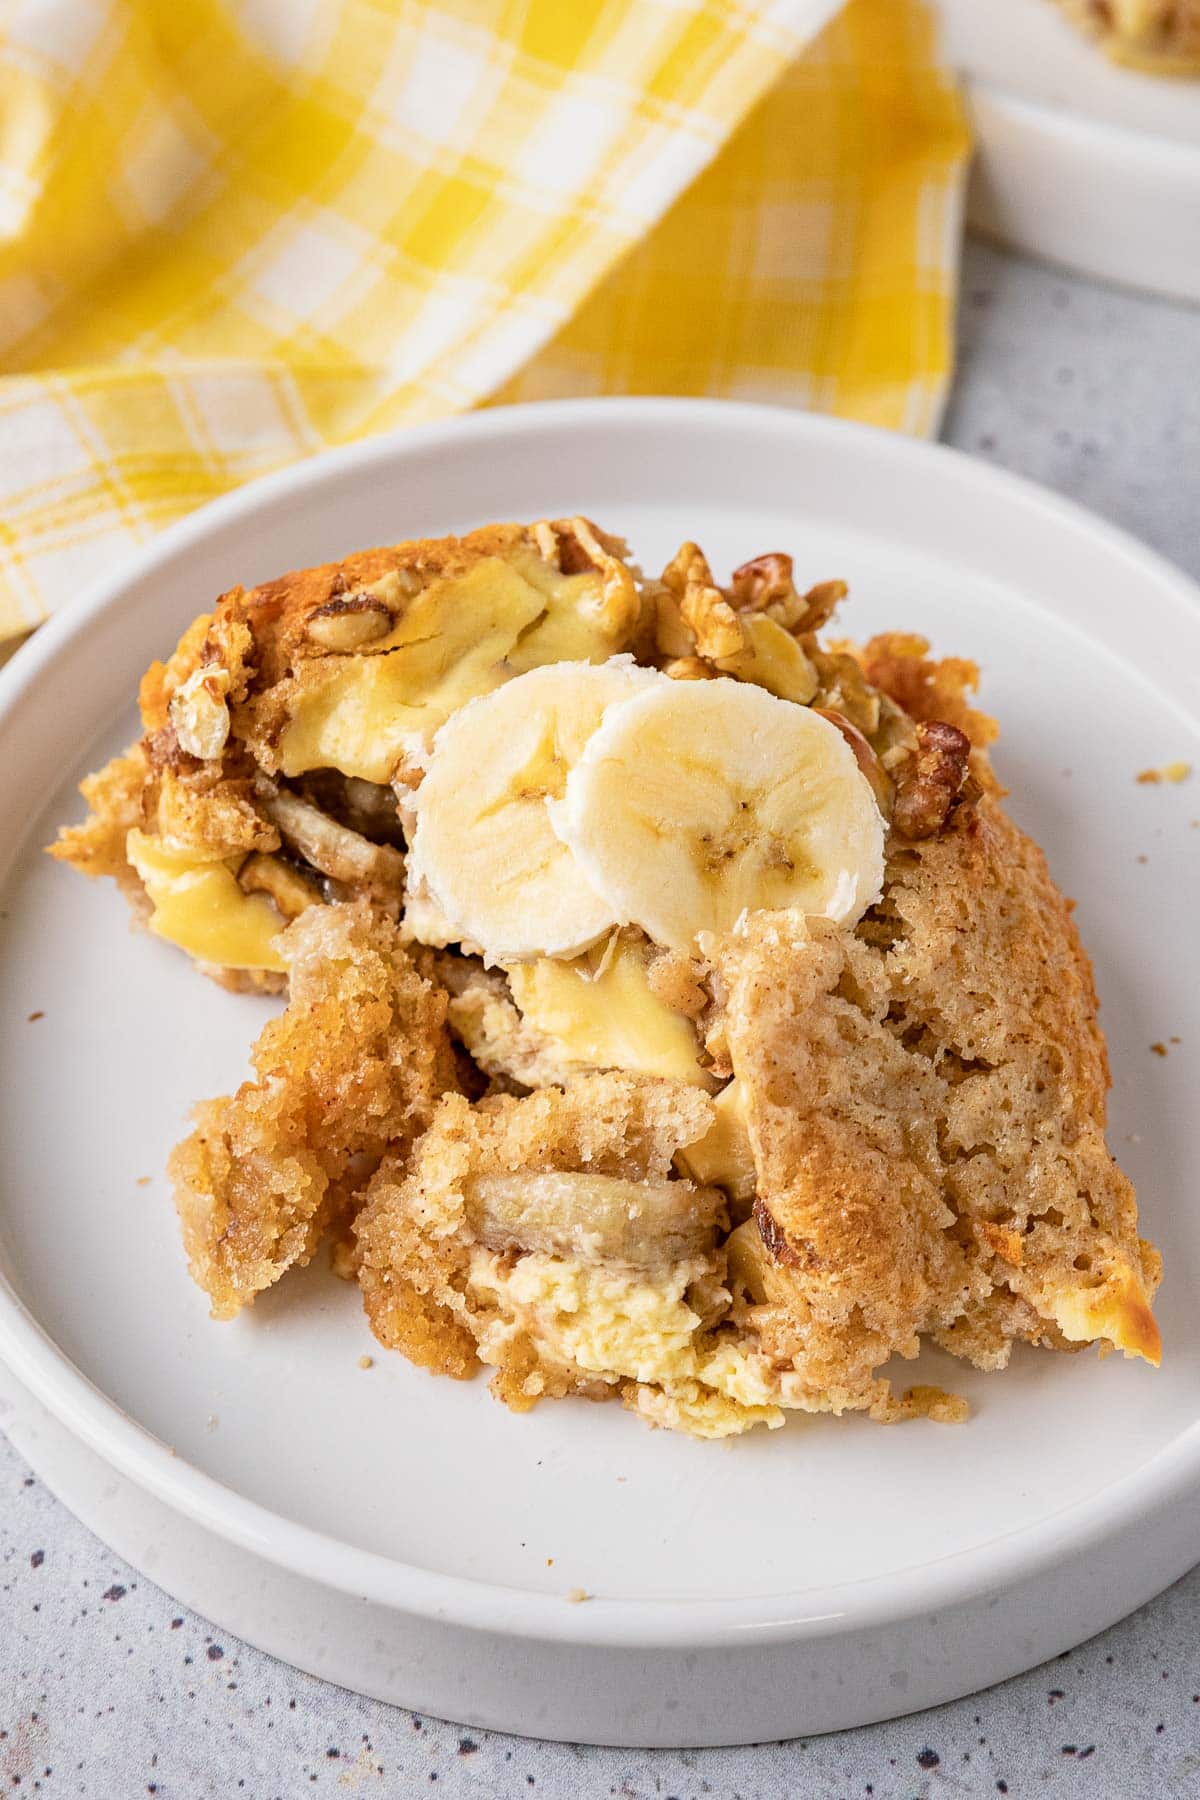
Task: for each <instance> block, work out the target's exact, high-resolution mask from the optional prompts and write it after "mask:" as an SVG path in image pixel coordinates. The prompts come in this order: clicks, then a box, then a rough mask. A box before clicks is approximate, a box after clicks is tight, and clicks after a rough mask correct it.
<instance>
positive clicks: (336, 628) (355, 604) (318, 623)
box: [305, 588, 393, 655]
mask: <svg viewBox="0 0 1200 1800" xmlns="http://www.w3.org/2000/svg"><path fill="white" fill-rule="evenodd" d="M392 624H393V619H392V614H391V611H390V609H389V608H388V607H387V606H386V605H385V603H384V602H383V600H382V599H380V597H379V595H378V594H376V593H374V592H372V590H371V589H370V588H359V590H358V591H357V593H353V594H340V595H338V597H337V598H336V599H333V600H327V601H326V602H325V604H324V606H315V607H314V608H313V610H312V611H311V612H310V613H309V615H308V620H307V623H306V626H305V630H306V632H307V635H308V636H309V638H311V640H312V642H313V643H314V644H318V645H319V646H320V647H321V649H322V650H329V651H332V652H333V653H334V654H343V655H344V654H346V653H348V652H350V651H352V650H361V649H362V647H363V645H364V644H369V643H372V642H373V641H374V640H375V639H376V638H381V637H386V636H387V634H388V632H389V631H390V630H391V629H392Z"/></svg>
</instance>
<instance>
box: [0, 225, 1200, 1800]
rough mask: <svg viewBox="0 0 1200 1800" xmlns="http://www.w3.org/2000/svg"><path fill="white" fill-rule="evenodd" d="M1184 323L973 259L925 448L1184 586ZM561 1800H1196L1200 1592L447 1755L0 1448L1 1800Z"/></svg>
mask: <svg viewBox="0 0 1200 1800" xmlns="http://www.w3.org/2000/svg"><path fill="white" fill-rule="evenodd" d="M1198 360H1200V314H1198V313H1195V312H1191V311H1188V310H1185V309H1183V308H1180V307H1173V306H1168V305H1165V304H1160V303H1157V302H1153V301H1149V300H1143V299H1139V298H1135V297H1133V296H1130V295H1123V294H1117V293H1113V292H1110V291H1107V290H1104V289H1101V288H1099V287H1094V286H1090V285H1088V284H1085V283H1083V282H1079V281H1076V280H1073V279H1071V278H1069V277H1066V276H1062V275H1058V274H1055V273H1052V272H1050V271H1047V270H1044V269H1040V268H1036V267H1034V266H1033V265H1031V264H1028V263H1025V262H1022V261H1019V260H1018V259H1016V258H1013V257H1010V256H1006V255H1002V254H1000V253H998V252H996V251H993V250H990V249H987V248H985V247H982V246H979V245H972V246H970V247H969V248H968V252H967V258H966V266H965V271H964V284H963V334H962V357H961V367H960V374H959V379H958V383H957V386H956V390H955V395H954V399H953V403H952V405H951V408H950V412H949V414H948V417H947V422H946V432H945V435H946V437H947V439H948V440H949V441H950V442H951V443H954V444H957V445H959V446H961V447H962V448H963V449H965V450H968V451H970V452H972V453H973V454H976V455H979V456H982V457H984V458H986V459H987V460H990V461H994V462H997V463H1001V464H1004V465H1005V466H1007V467H1009V468H1012V469H1016V470H1019V471H1021V472H1022V473H1024V474H1027V475H1031V476H1033V477H1035V478H1036V479H1038V480H1040V481H1044V482H1046V483H1048V484H1049V485H1050V486H1052V487H1055V488H1058V489H1060V490H1061V491H1063V492H1064V493H1068V494H1071V495H1074V496H1075V497H1077V498H1078V499H1080V500H1082V501H1083V502H1084V503H1085V504H1087V505H1089V506H1092V507H1094V508H1095V509H1096V510H1097V511H1099V512H1101V513H1104V514H1105V515H1106V516H1107V517H1108V518H1110V519H1113V520H1115V521H1116V522H1118V523H1120V524H1122V525H1125V526H1127V527H1128V528H1129V529H1131V530H1133V531H1135V532H1137V533H1138V534H1139V535H1140V536H1141V537H1143V538H1145V539H1146V540H1147V541H1148V542H1149V543H1151V544H1153V545H1155V546H1156V547H1157V548H1158V549H1160V550H1161V551H1163V552H1164V553H1165V554H1166V555H1168V556H1170V557H1172V558H1173V559H1174V560H1175V561H1176V562H1178V563H1180V564H1182V565H1183V566H1184V567H1185V568H1187V569H1189V570H1190V571H1191V572H1192V573H1193V574H1196V575H1200V532H1198V531H1197V528H1196V516H1197V510H1198V502H1200V388H1198V387H1197V383H1196V379H1195V373H1196V367H1197V362H1198ZM429 1791H432V1792H434V1793H438V1794H444V1795H447V1796H456V1795H475V1796H497V1797H501V1796H509V1795H521V1794H525V1795H537V1794H539V1793H540V1794H548V1795H552V1796H555V1797H556V1800H574V1797H575V1796H584V1795H588V1796H590V1795H597V1796H603V1795H613V1796H619V1797H621V1800H651V1797H652V1796H653V1797H654V1800H669V1797H670V1796H675V1797H676V1800H693V1797H694V1796H699V1795H714V1796H727V1797H728V1800H775V1797H779V1800H783V1797H784V1796H787V1797H788V1800H825V1797H826V1796H828V1797H830V1800H834V1797H837V1800H841V1797H842V1796H846V1797H847V1800H849V1797H850V1796H858V1795H862V1796H875V1797H877V1800H925V1797H926V1796H928V1797H929V1800H936V1797H937V1796H942V1795H945V1796H950V1795H992V1794H1005V1793H1007V1794H1010V1795H1012V1796H1014V1797H1021V1796H1026V1795H1035V1796H1038V1797H1039V1800H1040V1797H1042V1796H1045V1797H1046V1800H1050V1797H1057V1796H1075V1795H1087V1796H1090V1797H1093V1800H1095V1797H1097V1796H1100V1797H1102V1800H1142V1797H1143V1796H1144V1797H1146V1800H1151V1797H1153V1800H1158V1797H1159V1796H1172V1797H1174V1796H1190V1795H1197V1796H1200V1570H1194V1571H1193V1572H1192V1574H1191V1575H1190V1576H1188V1577H1187V1578H1186V1579H1185V1580H1184V1581H1181V1582H1179V1583H1178V1584H1177V1585H1176V1586H1175V1587H1174V1588H1172V1589H1171V1590H1170V1591H1169V1592H1168V1593H1166V1594H1164V1595H1163V1596H1162V1597H1161V1598H1160V1599H1158V1600H1156V1601H1154V1602H1153V1603H1152V1604H1151V1605H1149V1606H1147V1607H1144V1608H1143V1609H1142V1611H1141V1612H1139V1613H1137V1614H1136V1615H1135V1616H1134V1617H1133V1618H1131V1619H1128V1620H1126V1621H1125V1622H1124V1624H1122V1625H1119V1626H1117V1627H1115V1628H1114V1629H1113V1630H1112V1631H1110V1632H1107V1633H1105V1634H1104V1635H1103V1636H1102V1637H1100V1638H1097V1639H1095V1640H1094V1641H1093V1642H1092V1643H1090V1644H1087V1645H1085V1646H1083V1647H1082V1648H1081V1649H1079V1650H1076V1651H1074V1652H1073V1653H1071V1654H1069V1655H1067V1656H1065V1657H1061V1658H1059V1659H1058V1660H1057V1661H1056V1662H1053V1663H1050V1664H1047V1665H1046V1666H1044V1667H1043V1668H1040V1669H1035V1670H1033V1671H1032V1672H1031V1673H1030V1674H1028V1675H1025V1676H1022V1677H1020V1678H1019V1679H1017V1680H1014V1681H1010V1682H1008V1683H1006V1684H1005V1685H1004V1686H1003V1687H1000V1688H996V1689H993V1690H991V1691H989V1692H988V1693H985V1694H981V1695H977V1696H975V1697H974V1698H973V1699H969V1700H964V1701H960V1702H958V1703H957V1704H955V1705H951V1706H944V1707H940V1708H938V1709H937V1710H936V1711H933V1712H929V1713H924V1714H921V1715H919V1716H918V1717H915V1718H911V1719H904V1720H900V1721H898V1722H896V1723H894V1724H889V1725H879V1726H874V1727H871V1728H869V1729H865V1730H861V1731H853V1732H844V1733H842V1734H840V1735H838V1736H835V1737H828V1738H819V1739H811V1740H808V1741H801V1742H798V1743H792V1744H782V1745H762V1746H758V1747H755V1748H751V1749H738V1750H705V1751H698V1752H679V1751H654V1752H645V1751H623V1750H596V1749H581V1748H576V1747H572V1746H560V1745H548V1744H535V1743H527V1742H524V1741H522V1740H520V1739H514V1738H505V1737H501V1736H498V1735H494V1734H492V1733H488V1732H480V1731H470V1732H467V1731H464V1730H461V1729H459V1728H458V1727H456V1726H453V1725H447V1724H442V1723H440V1722H438V1721H437V1720H433V1719H426V1718H421V1719H418V1718H415V1717H413V1716H412V1715H410V1714H408V1713H404V1712H400V1711H398V1710H395V1709H392V1708H389V1707H386V1706H382V1705H379V1704H377V1703H376V1702H373V1701H367V1700H360V1699H358V1698H356V1697H355V1696H353V1695H350V1694H345V1693H342V1692H341V1691H339V1690H338V1689H335V1688H330V1687H327V1686H324V1685H322V1684H321V1683H320V1682H317V1681H314V1680H311V1679H309V1678H307V1677H305V1676H302V1675H298V1674H296V1673H294V1672H293V1671H292V1670H290V1669H287V1668H285V1667H284V1666H282V1665H281V1664H279V1663H276V1662H274V1661H272V1659H271V1658H270V1657H267V1656H264V1655H261V1654H260V1653H259V1652H257V1651H254V1650H250V1649H247V1648H246V1647H244V1646H242V1645H239V1644H238V1643H236V1642H235V1641H233V1640H232V1639H229V1638H223V1637H220V1636H214V1634H213V1633H212V1632H211V1631H210V1630H209V1629H208V1627H207V1626H206V1625H205V1624H204V1622H203V1621H202V1620H200V1619H198V1618H196V1617H195V1616H194V1615H192V1614H188V1613H186V1612H183V1611H182V1610H181V1609H180V1608H179V1607H178V1606H176V1605H175V1604H174V1603H173V1602H172V1601H171V1600H169V1599H168V1598H167V1596H166V1595H164V1594H163V1593H162V1592H161V1591H160V1590H159V1589H157V1588H155V1587H154V1586H153V1585H152V1584H151V1583H150V1582H148V1581H145V1580H143V1579H142V1578H141V1577H139V1576H138V1575H136V1574H135V1573H134V1572H133V1571H131V1570H130V1569H128V1568H127V1567H125V1566H124V1565H123V1564H121V1563H119V1562H118V1561H117V1560H116V1559H115V1558H114V1557H113V1556H112V1555H111V1554H110V1553H109V1552H108V1551H107V1550H106V1549H105V1548H104V1547H103V1546H102V1545H101V1544H99V1543H98V1542H97V1541H96V1539H95V1538H93V1537H92V1536H91V1535H90V1534H89V1533H88V1532H87V1531H85V1530H84V1528H83V1527H82V1526H81V1525H78V1524H77V1523H76V1522H75V1521H74V1520H73V1519H72V1518H71V1517H70V1515H69V1514H68V1513H66V1512H65V1511H64V1509H63V1508H62V1507H61V1506H59V1505H58V1503H57V1502H56V1501H55V1500H54V1499H53V1498H52V1497H51V1496H50V1495H49V1494H48V1493H47V1492H46V1491H45V1489H44V1488H43V1487H42V1486H41V1484H40V1483H39V1482H37V1481H35V1480H34V1479H33V1477H32V1476H31V1475H29V1473H28V1471H27V1470H26V1469H25V1467H24V1466H23V1464H22V1463H21V1461H20V1459H19V1458H18V1457H17V1456H16V1454H15V1453H14V1452H13V1451H12V1450H11V1449H10V1448H9V1447H8V1446H7V1445H6V1444H4V1443H3V1441H2V1440H0V1793H17V1794H31V1793H44V1794H46V1795H54V1794H62V1795H68V1794H72V1795H86V1796H88V1797H89V1800H125V1797H126V1796H134V1795H141V1794H155V1795H159V1796H162V1797H163V1800H209V1797H210V1796H212V1797H216V1796H220V1797H221V1800H236V1797H237V1796H243V1795H244V1796H245V1800H298V1797H300V1796H304V1795H308V1794H328V1795H331V1796H332V1795H336V1794H349V1795H352V1794H355V1793H360V1794H363V1795H387V1796H393V1795H398V1794H410V1793H412V1794H415V1793H418V1792H429Z"/></svg>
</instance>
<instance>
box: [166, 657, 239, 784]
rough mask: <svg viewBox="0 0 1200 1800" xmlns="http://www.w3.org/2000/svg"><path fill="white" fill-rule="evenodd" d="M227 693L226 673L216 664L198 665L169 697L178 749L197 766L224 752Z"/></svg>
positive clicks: (170, 712) (226, 725) (227, 728)
mask: <svg viewBox="0 0 1200 1800" xmlns="http://www.w3.org/2000/svg"><path fill="white" fill-rule="evenodd" d="M228 692H229V670H228V669H226V668H223V667H222V666H221V664H220V663H201V665H200V667H199V668H198V669H194V670H193V671H192V673H191V674H190V675H189V676H188V678H187V680H186V681H185V682H183V684H182V685H181V686H180V687H178V688H176V690H175V692H174V694H173V695H172V696H171V700H170V706H169V715H170V720H171V724H172V725H173V726H174V727H175V736H176V738H177V739H178V742H179V747H180V749H181V750H185V751H186V752H187V754H188V755H189V756H195V757H199V759H200V761H201V762H210V761H212V760H213V758H214V757H218V756H220V754H221V752H222V750H224V748H225V745H226V742H227V740H228V737H229V707H228V705H227V703H226V698H225V696H226V695H227V694H228Z"/></svg>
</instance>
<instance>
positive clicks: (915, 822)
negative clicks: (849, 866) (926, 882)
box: [892, 719, 971, 838]
mask: <svg viewBox="0 0 1200 1800" xmlns="http://www.w3.org/2000/svg"><path fill="white" fill-rule="evenodd" d="M970 756H971V741H970V739H969V738H968V737H967V736H966V735H965V734H964V733H963V732H961V731H959V729H958V727H957V726H955V725H947V724H945V723H944V722H943V721H942V720H940V719H931V720H929V721H928V722H927V723H926V724H922V725H918V726H917V752H916V755H915V756H914V757H913V758H912V759H911V761H910V762H909V763H908V764H907V765H906V766H905V767H904V768H902V769H900V770H899V771H898V772H897V779H896V806H895V810H894V812H893V814H892V824H893V825H894V826H895V828H896V830H897V831H898V832H899V833H900V835H901V836H902V837H906V838H928V837H934V836H935V835H936V834H937V832H939V831H940V830H941V829H942V826H943V825H944V824H945V823H946V819H947V817H948V816H949V812H950V808H951V806H952V805H953V804H954V801H955V800H956V799H957V797H958V794H959V791H960V789H961V788H962V785H963V782H964V781H965V780H966V777H967V767H968V764H969V761H970Z"/></svg>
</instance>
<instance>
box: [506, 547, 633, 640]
mask: <svg viewBox="0 0 1200 1800" xmlns="http://www.w3.org/2000/svg"><path fill="white" fill-rule="evenodd" d="M533 537H534V542H535V543H536V544H537V547H538V549H539V550H540V551H541V553H542V555H543V556H544V557H545V558H546V560H547V561H548V562H552V563H557V565H558V567H559V568H560V569H561V570H562V573H563V574H564V575H582V574H584V573H585V572H586V571H587V570H588V569H594V570H595V571H596V572H597V574H599V575H600V576H601V577H602V587H601V611H602V615H603V622H604V625H605V627H606V628H607V629H608V630H609V631H611V632H612V633H613V635H614V636H621V635H624V634H625V633H627V632H630V631H632V630H633V629H634V627H635V626H636V625H637V622H638V619H639V617H640V615H641V610H642V603H641V600H640V598H639V596H638V591H637V583H636V582H635V581H634V578H633V572H632V570H631V569H630V568H629V567H628V565H627V564H626V562H625V561H624V559H623V557H622V556H621V555H619V554H618V551H623V550H624V548H625V546H624V544H623V543H621V541H620V540H619V539H616V538H610V537H609V536H608V535H607V534H606V533H605V532H603V531H601V530H600V529H599V528H598V527H597V526H595V525H593V524H592V521H591V520H590V519H584V518H575V519H550V520H542V521H541V522H540V523H539V524H537V525H535V526H534V528H533Z"/></svg>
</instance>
